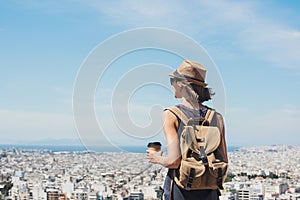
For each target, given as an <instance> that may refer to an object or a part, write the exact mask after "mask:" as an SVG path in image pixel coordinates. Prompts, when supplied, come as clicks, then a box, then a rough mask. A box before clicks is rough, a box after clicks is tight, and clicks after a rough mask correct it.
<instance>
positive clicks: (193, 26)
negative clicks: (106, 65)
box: [88, 0, 300, 68]
mask: <svg viewBox="0 0 300 200" xmlns="http://www.w3.org/2000/svg"><path fill="white" fill-rule="evenodd" d="M88 5H90V6H92V7H93V8H95V9H97V10H99V11H100V12H101V13H102V14H104V16H105V17H107V19H108V20H109V21H110V23H114V24H122V25H125V26H129V27H131V26H162V27H167V28H172V29H175V30H179V31H182V32H184V33H187V34H189V35H191V36H194V38H196V40H201V42H203V41H204V42H205V41H209V40H215V38H218V40H219V44H221V45H222V44H223V42H222V40H227V41H228V40H229V41H230V42H231V43H232V44H234V45H231V46H233V48H239V49H241V50H243V51H244V52H245V53H247V54H251V55H252V57H256V58H259V59H261V60H263V61H267V62H270V63H271V64H272V65H275V66H277V67H287V68H299V66H300V64H299V63H300V57H299V56H298V55H299V52H300V40H299V30H297V28H295V27H289V26H287V25H286V24H283V23H282V21H278V20H276V19H272V17H270V16H271V15H268V16H267V15H266V14H265V13H263V12H264V11H265V12H266V13H267V12H268V14H269V13H270V12H272V11H271V10H272V8H271V7H270V8H269V10H264V9H263V2H261V1H246V2H245V1H243V2H237V1H221V0H217V1H194V2H193V3H186V2H181V1H143V2H140V1H122V2H112V1H106V2H104V1H93V0H90V1H88ZM274 15H275V14H274ZM219 44H215V45H219ZM222 48H223V47H222ZM225 48H226V49H224V51H236V49H228V48H232V47H225ZM236 56H238V55H236Z"/></svg>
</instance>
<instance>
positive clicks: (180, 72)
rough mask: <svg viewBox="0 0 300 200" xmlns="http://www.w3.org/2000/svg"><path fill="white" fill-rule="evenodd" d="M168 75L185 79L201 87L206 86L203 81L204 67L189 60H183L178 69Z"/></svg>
mask: <svg viewBox="0 0 300 200" xmlns="http://www.w3.org/2000/svg"><path fill="white" fill-rule="evenodd" d="M169 76H171V77H174V78H178V79H185V80H187V81H189V82H191V83H194V84H196V85H201V86H203V87H205V86H207V84H206V83H205V76H206V69H205V67H204V66H203V65H201V64H199V63H197V62H193V61H190V60H184V61H183V62H182V63H181V65H180V66H179V67H178V69H177V70H176V71H175V72H173V73H170V74H169Z"/></svg>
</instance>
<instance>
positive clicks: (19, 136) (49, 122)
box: [0, 110, 77, 144]
mask: <svg viewBox="0 0 300 200" xmlns="http://www.w3.org/2000/svg"><path fill="white" fill-rule="evenodd" d="M0 121H1V126H0V138H1V142H0V143H2V144H3V143H7V142H12V141H14V142H18V141H36V140H41V139H45V138H54V139H60V138H76V137H77V135H76V131H75V126H74V122H73V116H72V115H68V114H49V113H38V112H25V111H11V110H1V111H0Z"/></svg>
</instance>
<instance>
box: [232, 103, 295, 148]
mask: <svg viewBox="0 0 300 200" xmlns="http://www.w3.org/2000/svg"><path fill="white" fill-rule="evenodd" d="M226 126H227V134H226V135H227V140H228V141H227V142H228V143H229V144H231V145H240V146H243V145H272V144H291V145H300V143H299V141H300V136H299V135H297V134H296V133H297V130H299V129H300V110H299V108H298V107H296V106H292V105H285V106H282V107H281V108H278V109H277V110H261V111H259V110H254V109H252V108H249V107H248V108H246V107H244V108H242V107H240V108H228V109H227V115H226Z"/></svg>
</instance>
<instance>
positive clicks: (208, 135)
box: [195, 126, 221, 155]
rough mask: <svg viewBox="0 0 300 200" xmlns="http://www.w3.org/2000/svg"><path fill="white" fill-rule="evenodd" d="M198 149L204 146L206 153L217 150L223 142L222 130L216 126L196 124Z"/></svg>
mask: <svg viewBox="0 0 300 200" xmlns="http://www.w3.org/2000/svg"><path fill="white" fill-rule="evenodd" d="M195 134H196V140H197V145H198V146H197V149H198V152H199V149H200V147H201V146H202V147H204V149H205V153H206V155H208V154H210V153H212V152H213V151H214V150H216V149H217V148H218V146H219V144H220V142H221V137H220V135H221V134H220V131H219V129H218V127H215V126H196V131H195Z"/></svg>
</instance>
